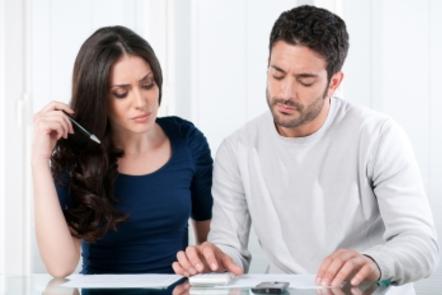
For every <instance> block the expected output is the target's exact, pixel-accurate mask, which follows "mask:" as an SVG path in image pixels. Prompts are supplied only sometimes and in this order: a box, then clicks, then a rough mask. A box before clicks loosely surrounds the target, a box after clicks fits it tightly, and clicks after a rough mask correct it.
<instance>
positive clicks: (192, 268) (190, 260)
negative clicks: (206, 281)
mask: <svg viewBox="0 0 442 295" xmlns="http://www.w3.org/2000/svg"><path fill="white" fill-rule="evenodd" d="M176 256H177V261H175V262H174V263H173V264H172V268H173V270H174V271H175V273H176V274H179V275H183V276H186V277H189V276H192V275H195V274H198V273H204V272H225V271H228V272H232V273H234V274H236V275H240V274H242V273H243V269H242V268H241V267H240V266H238V265H237V264H235V262H233V260H232V258H231V257H230V256H228V255H227V254H225V253H224V252H223V251H221V249H219V248H218V247H216V246H215V245H213V244H211V243H209V242H204V243H202V244H201V245H198V246H189V247H187V248H186V250H185V251H180V252H178V253H177V255H176Z"/></svg>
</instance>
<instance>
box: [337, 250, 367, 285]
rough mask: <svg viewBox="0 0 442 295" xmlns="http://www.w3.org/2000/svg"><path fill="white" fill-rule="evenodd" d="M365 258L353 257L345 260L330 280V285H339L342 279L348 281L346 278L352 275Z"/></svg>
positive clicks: (342, 281)
mask: <svg viewBox="0 0 442 295" xmlns="http://www.w3.org/2000/svg"><path fill="white" fill-rule="evenodd" d="M364 262H365V260H364V259H363V258H362V257H354V258H352V259H349V260H347V261H346V262H345V263H344V265H343V266H342V268H341V269H340V270H339V272H338V273H337V274H336V276H335V277H334V278H333V280H332V282H331V284H330V285H331V286H332V287H341V286H342V284H343V283H344V281H348V278H350V277H352V275H353V274H354V273H356V272H357V271H358V270H359V269H360V268H361V266H362V265H363V264H364Z"/></svg>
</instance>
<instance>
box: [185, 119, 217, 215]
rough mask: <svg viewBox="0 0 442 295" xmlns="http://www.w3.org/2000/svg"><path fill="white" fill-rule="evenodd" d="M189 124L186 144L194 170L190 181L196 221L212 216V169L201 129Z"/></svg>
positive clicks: (205, 140) (207, 147) (208, 150)
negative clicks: (189, 150) (188, 147)
mask: <svg viewBox="0 0 442 295" xmlns="http://www.w3.org/2000/svg"><path fill="white" fill-rule="evenodd" d="M188 124H189V126H188V127H189V131H188V144H189V146H190V149H191V155H192V160H193V163H194V168H195V172H194V175H193V178H192V183H191V187H190V190H191V193H192V215H191V216H192V219H194V220H196V221H203V220H209V219H211V218H212V204H213V200H212V193H211V188H212V171H213V160H212V156H211V154H210V148H209V144H208V143H207V139H206V138H205V136H204V135H203V133H202V132H201V131H199V130H198V129H197V128H196V127H195V126H194V125H193V124H191V123H188Z"/></svg>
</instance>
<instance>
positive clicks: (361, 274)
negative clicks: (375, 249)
mask: <svg viewBox="0 0 442 295" xmlns="http://www.w3.org/2000/svg"><path fill="white" fill-rule="evenodd" d="M380 275H381V273H380V270H379V268H378V266H377V265H376V263H375V262H374V261H373V260H372V259H370V258H369V257H367V256H365V255H362V254H361V253H359V252H357V251H354V250H349V249H339V250H336V251H335V252H333V253H332V254H331V255H329V256H327V257H326V258H325V259H324V261H323V262H322V264H321V266H320V267H319V271H318V274H317V275H316V283H317V284H321V285H323V286H332V287H340V286H341V285H342V284H343V283H344V282H348V283H351V285H353V286H357V285H359V284H361V283H362V282H375V281H377V280H379V278H380Z"/></svg>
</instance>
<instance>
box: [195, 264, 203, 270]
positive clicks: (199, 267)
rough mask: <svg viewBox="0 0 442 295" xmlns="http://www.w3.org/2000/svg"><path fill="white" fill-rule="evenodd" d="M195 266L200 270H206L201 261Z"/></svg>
mask: <svg viewBox="0 0 442 295" xmlns="http://www.w3.org/2000/svg"><path fill="white" fill-rule="evenodd" d="M195 267H196V269H197V270H198V271H203V270H204V267H203V265H202V264H201V263H198V264H197V265H196V266H195Z"/></svg>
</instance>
